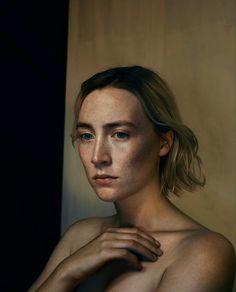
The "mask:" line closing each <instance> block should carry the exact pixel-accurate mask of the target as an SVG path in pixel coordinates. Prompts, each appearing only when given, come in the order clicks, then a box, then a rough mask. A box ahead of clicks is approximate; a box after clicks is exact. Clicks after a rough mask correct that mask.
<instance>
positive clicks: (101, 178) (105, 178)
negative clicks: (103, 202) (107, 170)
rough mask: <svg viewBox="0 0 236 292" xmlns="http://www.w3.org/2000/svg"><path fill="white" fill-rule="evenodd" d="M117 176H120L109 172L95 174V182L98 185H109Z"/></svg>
mask: <svg viewBox="0 0 236 292" xmlns="http://www.w3.org/2000/svg"><path fill="white" fill-rule="evenodd" d="M117 178H118V177H117V176H112V175H109V174H102V175H95V176H93V179H94V180H95V183H96V184H98V185H109V184H111V183H113V182H114V181H115V180H116V179H117Z"/></svg>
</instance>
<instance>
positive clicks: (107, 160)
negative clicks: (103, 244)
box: [91, 140, 112, 168]
mask: <svg viewBox="0 0 236 292" xmlns="http://www.w3.org/2000/svg"><path fill="white" fill-rule="evenodd" d="M91 162H92V163H93V164H94V166H95V167H98V168H99V167H106V166H109V165H111V163H112V159H111V155H110V149H109V146H108V145H106V143H104V141H102V140H97V141H96V143H95V144H94V149H93V154H92V159H91Z"/></svg>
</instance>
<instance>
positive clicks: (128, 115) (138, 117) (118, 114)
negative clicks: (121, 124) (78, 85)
mask: <svg viewBox="0 0 236 292" xmlns="http://www.w3.org/2000/svg"><path fill="white" fill-rule="evenodd" d="M121 119H122V120H132V121H136V122H143V120H147V118H146V116H145V114H144V112H143V109H142V106H141V104H140V102H139V100H138V98H137V97H136V96H135V95H134V94H133V93H131V92H129V91H128V90H125V89H120V88H112V87H109V88H103V89H96V90H94V91H92V92H91V93H90V94H89V95H88V96H87V97H86V98H85V100H84V102H83V104H82V107H81V109H80V112H79V120H82V121H86V122H93V121H94V122H98V121H101V122H104V123H106V122H108V121H112V120H121Z"/></svg>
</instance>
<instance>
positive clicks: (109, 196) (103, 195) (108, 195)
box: [95, 188, 123, 202]
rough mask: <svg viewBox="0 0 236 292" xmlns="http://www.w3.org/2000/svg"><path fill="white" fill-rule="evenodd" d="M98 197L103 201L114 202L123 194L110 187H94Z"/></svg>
mask: <svg viewBox="0 0 236 292" xmlns="http://www.w3.org/2000/svg"><path fill="white" fill-rule="evenodd" d="M95 192H96V194H97V196H98V198H99V199H100V200H102V201H104V202H115V201H118V200H120V199H121V198H122V197H123V196H122V195H121V194H118V193H117V192H116V191H115V190H112V189H105V188H104V189H99V190H98V189H96V190H95Z"/></svg>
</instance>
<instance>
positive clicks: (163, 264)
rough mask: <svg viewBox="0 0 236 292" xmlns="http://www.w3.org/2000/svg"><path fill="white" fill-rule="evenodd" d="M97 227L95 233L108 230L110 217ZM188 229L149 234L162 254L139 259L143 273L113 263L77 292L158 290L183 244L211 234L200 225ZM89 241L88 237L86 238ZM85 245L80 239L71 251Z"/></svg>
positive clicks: (123, 264)
mask: <svg viewBox="0 0 236 292" xmlns="http://www.w3.org/2000/svg"><path fill="white" fill-rule="evenodd" d="M100 224H101V225H100V230H99V231H98V233H102V232H103V231H104V230H105V229H106V228H107V227H111V226H112V221H111V220H110V219H109V218H106V219H101V222H100ZM191 227H192V228H191V229H186V230H180V231H168V232H163V231H161V232H152V233H151V235H152V236H153V237H154V238H155V239H156V240H158V241H159V242H160V243H161V248H162V250H163V255H162V256H161V257H160V258H159V259H158V260H157V261H156V262H150V261H148V260H145V259H140V260H141V265H142V270H141V271H135V270H133V269H132V267H130V266H128V264H127V263H126V262H124V261H121V260H114V261H112V262H109V263H107V264H106V265H105V266H103V268H102V269H100V270H99V271H97V272H96V273H95V274H93V275H91V276H90V277H89V278H87V279H86V280H85V281H84V282H82V283H81V284H80V286H79V287H78V288H77V290H76V291H78V292H83V291H91V292H92V291H96V292H102V291H106V292H120V291H129V292H139V291H140V292H141V291H145V292H153V291H157V289H158V285H159V283H160V282H161V279H162V278H163V276H164V274H165V272H166V270H167V269H168V267H170V266H171V265H172V263H173V262H174V261H175V260H176V259H177V258H178V256H181V253H182V248H183V247H184V245H185V244H186V243H187V244H189V243H191V242H193V241H194V238H197V237H198V236H201V235H203V234H204V233H207V232H210V231H208V230H207V229H205V228H203V227H202V226H201V225H197V224H192V226H191ZM96 236H98V234H94V237H96ZM90 240H91V235H90V236H89V241H90ZM84 244H86V242H85V241H84V243H83V244H82V245H81V242H80V241H79V240H78V241H77V242H74V245H73V247H72V249H71V252H72V253H73V252H74V251H76V250H77V249H78V248H81V247H82V246H83V245H84Z"/></svg>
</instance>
